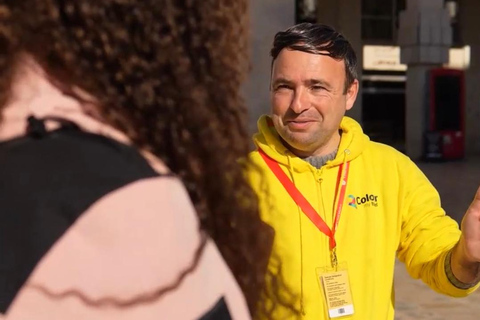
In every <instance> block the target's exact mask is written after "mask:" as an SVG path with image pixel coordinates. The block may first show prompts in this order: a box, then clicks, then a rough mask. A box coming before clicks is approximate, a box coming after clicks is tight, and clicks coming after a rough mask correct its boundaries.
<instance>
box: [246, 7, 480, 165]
mask: <svg viewBox="0 0 480 320" xmlns="http://www.w3.org/2000/svg"><path fill="white" fill-rule="evenodd" d="M479 17H480V2H479V1H478V0H260V1H252V2H251V27H252V30H251V33H252V73H251V76H250V79H249V82H248V83H247V86H246V96H247V102H248V105H249V107H250V111H251V121H250V127H251V131H252V132H253V131H254V130H255V128H256V125H255V121H256V119H257V118H258V116H259V115H261V114H263V113H267V112H268V111H269V103H268V85H269V77H270V61H271V59H270V56H269V49H270V46H271V44H272V39H273V36H274V34H275V33H276V32H277V31H279V30H283V29H286V28H287V27H289V26H291V25H293V24H295V23H299V22H304V21H308V22H320V23H325V24H329V25H331V26H333V27H335V28H336V29H337V30H339V31H340V32H342V33H343V34H344V35H345V36H346V37H347V38H348V39H349V41H350V42H351V43H352V45H353V47H354V49H355V51H356V53H357V55H358V58H359V66H358V71H359V74H360V79H359V80H360V82H361V91H360V95H359V97H358V99H357V103H356V105H355V107H354V108H353V109H352V110H351V111H350V112H349V114H348V115H349V116H351V117H353V118H355V119H356V120H358V121H359V122H360V123H361V124H362V125H363V128H364V130H365V132H366V133H367V134H368V135H369V136H370V137H371V139H372V140H375V141H379V142H384V143H387V144H389V145H392V146H394V147H395V148H397V149H398V150H400V151H402V152H405V153H407V154H408V155H409V156H410V157H412V158H413V159H426V160H456V159H462V158H464V157H465V156H468V155H476V154H480V139H479V138H480V126H479V125H478V123H479V120H480V90H479V89H477V86H478V85H479V84H480V33H479V32H478V30H479V29H480V18H479Z"/></svg>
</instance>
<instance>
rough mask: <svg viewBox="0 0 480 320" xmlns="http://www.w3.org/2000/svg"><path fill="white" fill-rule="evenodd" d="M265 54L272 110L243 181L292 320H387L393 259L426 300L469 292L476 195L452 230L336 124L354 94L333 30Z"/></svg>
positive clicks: (375, 153)
mask: <svg viewBox="0 0 480 320" xmlns="http://www.w3.org/2000/svg"><path fill="white" fill-rule="evenodd" d="M271 54H272V58H273V62H272V75H271V89H270V90H271V106H272V112H271V115H270V116H263V117H261V118H260V119H259V121H258V129H259V132H258V133H257V134H256V135H255V137H254V140H255V144H256V146H257V149H256V151H254V152H252V153H251V155H250V158H251V160H252V161H253V163H254V165H253V166H251V170H250V171H249V175H250V179H251V182H252V185H253V187H254V189H255V190H256V192H257V193H258V195H259V199H260V206H261V212H262V216H263V219H264V220H265V221H266V222H267V223H269V224H270V225H271V226H272V227H273V228H274V229H275V231H276V238H275V244H274V252H275V254H276V256H277V257H280V259H271V260H272V261H271V263H270V267H278V265H275V264H276V263H275V261H278V260H281V261H282V269H283V272H284V274H285V276H286V279H285V281H286V283H287V285H288V286H290V288H291V289H292V290H293V291H294V293H296V294H297V295H298V308H299V310H301V313H302V319H308V320H310V319H311V320H313V319H315V320H318V319H329V318H332V319H334V318H340V317H345V318H346V319H361V320H372V319H373V320H375V319H378V320H380V319H381V320H385V319H393V318H394V284H393V273H394V264H395V257H398V258H399V259H400V261H402V262H404V263H405V265H406V267H407V269H408V271H409V273H410V275H411V276H412V277H414V278H421V279H422V280H423V281H424V282H425V283H427V284H428V285H429V286H430V287H431V288H432V289H433V290H435V291H437V292H440V293H443V294H447V295H450V296H454V297H462V296H466V295H468V294H470V293H471V292H473V291H474V290H475V289H476V288H477V287H478V282H479V275H480V274H479V265H480V263H479V262H480V192H477V195H476V197H475V200H474V201H473V202H472V205H471V206H470V208H469V209H468V211H467V212H466V214H465V216H464V219H463V223H462V230H463V232H461V231H460V230H459V228H458V225H457V224H456V222H455V221H453V220H452V219H450V218H449V217H448V216H446V215H445V212H444V210H443V209H442V208H441V206H440V199H439V195H438V193H437V191H436V190H435V188H434V187H433V186H432V185H431V184H430V182H429V181H428V180H427V178H426V177H425V176H424V175H423V173H422V172H421V171H420V170H419V169H418V168H417V166H416V165H415V164H414V163H413V162H412V161H411V160H410V159H409V158H408V157H406V156H404V155H403V154H401V153H400V152H398V151H396V150H394V149H393V148H391V147H388V146H386V145H382V144H379V143H375V142H372V141H370V140H369V138H368V137H367V136H366V135H365V134H363V132H362V129H361V127H360V125H359V124H358V123H357V122H355V121H354V120H353V119H351V118H348V117H345V111H346V110H349V109H350V108H352V106H353V104H354V102H355V99H356V96H357V92H358V86H359V85H358V80H357V74H356V70H355V69H356V57H355V52H354V51H353V49H352V47H351V45H350V44H349V42H348V41H347V40H346V39H345V38H344V37H343V36H342V35H341V34H339V33H338V32H336V31H335V30H333V29H332V28H330V27H328V26H325V25H316V24H307V23H306V24H300V25H296V26H294V27H292V28H290V29H288V30H286V31H283V32H279V33H277V35H276V36H275V40H274V44H273V48H272V50H271ZM277 318H278V319H284V318H285V316H284V315H282V314H281V313H279V314H278V315H277Z"/></svg>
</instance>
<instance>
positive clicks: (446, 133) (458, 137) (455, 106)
mask: <svg viewBox="0 0 480 320" xmlns="http://www.w3.org/2000/svg"><path fill="white" fill-rule="evenodd" d="M428 129H429V131H430V132H436V133H438V134H439V135H440V136H441V154H442V159H445V160H452V159H461V158H463V157H464V156H465V76H464V72H463V71H462V70H453V69H444V68H438V69H432V70H431V71H430V94H429V116H428Z"/></svg>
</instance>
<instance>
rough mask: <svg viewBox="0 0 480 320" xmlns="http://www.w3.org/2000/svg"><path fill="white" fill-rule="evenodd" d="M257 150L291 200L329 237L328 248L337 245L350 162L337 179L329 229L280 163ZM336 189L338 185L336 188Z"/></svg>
mask: <svg viewBox="0 0 480 320" xmlns="http://www.w3.org/2000/svg"><path fill="white" fill-rule="evenodd" d="M258 152H259V153H260V155H261V156H262V158H263V160H265V163H266V164H267V165H268V167H269V168H270V170H272V172H273V173H274V174H275V176H276V177H277V179H278V180H279V181H280V183H281V184H282V185H283V187H284V188H285V190H286V191H287V192H288V194H289V195H290V197H292V199H293V201H295V203H296V204H297V205H298V206H299V207H300V208H301V209H302V211H303V213H305V215H306V216H307V217H308V219H310V221H312V223H313V224H314V225H315V226H316V227H317V228H318V230H320V231H321V232H322V233H323V234H325V235H326V236H327V237H328V238H329V239H330V250H334V249H335V248H336V246H337V243H336V242H335V232H336V230H337V226H338V222H339V221H340V216H341V214H342V208H343V202H344V201H345V192H346V190H347V181H348V169H349V167H350V162H346V163H345V171H344V175H343V177H341V179H340V180H339V181H338V183H340V194H339V197H338V203H337V211H336V213H335V220H334V223H333V228H332V229H330V228H329V227H328V226H327V224H326V223H325V221H323V219H322V218H321V217H320V215H319V214H318V213H317V211H316V210H315V209H314V208H313V207H312V205H311V204H310V203H309V202H308V200H307V199H305V197H304V196H303V195H302V193H301V192H300V191H299V190H298V189H297V187H295V185H294V184H293V182H292V181H290V179H289V178H288V177H287V175H286V174H285V172H283V170H282V168H280V165H279V164H278V163H277V162H276V161H275V160H273V159H272V158H270V157H269V156H267V155H266V154H265V152H263V150H261V149H259V150H258ZM342 168H343V164H342V165H341V166H340V172H342ZM336 189H337V190H338V186H337V188H336Z"/></svg>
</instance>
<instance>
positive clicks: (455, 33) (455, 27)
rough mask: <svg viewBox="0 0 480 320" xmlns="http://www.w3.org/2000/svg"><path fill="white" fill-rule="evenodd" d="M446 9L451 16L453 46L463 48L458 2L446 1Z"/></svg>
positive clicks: (454, 0) (453, 0) (455, 0)
mask: <svg viewBox="0 0 480 320" xmlns="http://www.w3.org/2000/svg"><path fill="white" fill-rule="evenodd" d="M444 3H445V9H447V11H448V14H449V16H450V25H451V26H452V44H453V46H462V45H463V43H462V39H461V36H460V23H459V19H458V5H459V4H458V0H445V2H444Z"/></svg>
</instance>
